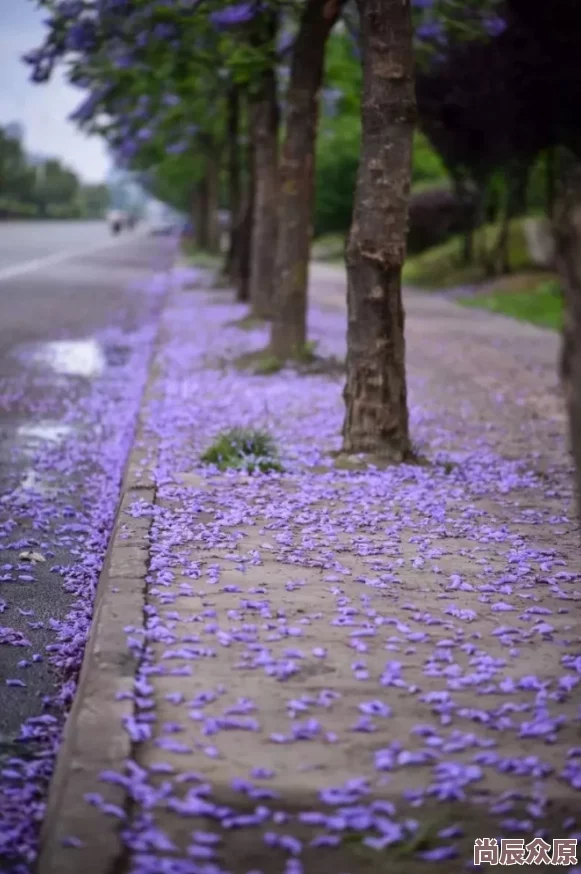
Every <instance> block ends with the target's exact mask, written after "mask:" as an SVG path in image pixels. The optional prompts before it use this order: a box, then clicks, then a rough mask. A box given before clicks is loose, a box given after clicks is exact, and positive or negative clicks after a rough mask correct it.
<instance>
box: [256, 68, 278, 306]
mask: <svg viewBox="0 0 581 874" xmlns="http://www.w3.org/2000/svg"><path fill="white" fill-rule="evenodd" d="M250 127H251V137H252V140H253V148H254V220H253V227H252V236H251V244H250V245H251V255H250V264H251V272H250V305H251V308H252V313H253V315H255V316H256V317H257V318H269V317H270V315H271V312H272V298H273V289H274V265H275V254H276V238H277V204H278V196H279V189H278V128H279V109H278V100H277V94H276V78H275V72H274V69H268V70H266V71H265V72H264V74H263V76H262V81H261V84H260V90H259V91H258V93H257V94H256V96H255V98H254V100H253V101H252V104H251V107H250Z"/></svg>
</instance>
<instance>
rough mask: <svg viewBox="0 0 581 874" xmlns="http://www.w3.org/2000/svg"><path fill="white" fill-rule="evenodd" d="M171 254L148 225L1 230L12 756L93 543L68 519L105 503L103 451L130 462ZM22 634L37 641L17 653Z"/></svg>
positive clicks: (0, 732)
mask: <svg viewBox="0 0 581 874" xmlns="http://www.w3.org/2000/svg"><path fill="white" fill-rule="evenodd" d="M172 256H173V248H172V244H171V241H169V240H167V239H165V238H162V239H156V238H154V237H151V236H149V235H147V234H146V233H145V232H144V231H142V230H139V229H138V230H137V231H134V232H131V233H127V234H125V235H122V236H120V237H119V238H114V239H113V238H111V236H110V234H109V231H108V228H107V226H106V224H105V223H93V222H78V223H75V222H54V223H52V222H50V223H49V222H47V223H40V222H21V223H0V762H1V758H2V754H3V753H4V754H7V753H10V752H12V751H13V749H14V741H15V738H16V736H17V735H18V732H19V729H20V726H21V724H22V722H23V721H24V720H25V719H27V718H28V717H31V716H36V715H39V714H40V713H41V712H42V706H43V697H44V696H45V695H50V694H52V693H53V692H54V689H55V675H54V672H53V670H52V668H51V667H50V666H49V664H48V662H49V660H50V655H49V653H50V650H49V651H48V652H47V650H46V647H47V646H49V647H50V646H51V645H52V644H54V641H55V635H56V634H58V632H59V623H60V622H61V621H62V620H63V619H64V617H65V616H66V614H67V613H68V611H69V609H70V606H71V600H72V599H71V595H70V594H69V593H68V592H67V591H66V590H65V587H63V584H62V571H59V569H62V568H67V567H71V566H72V565H74V564H75V562H78V560H79V543H80V542H81V540H82V536H79V534H78V532H76V530H75V528H74V525H72V526H71V534H70V536H68V537H67V536H66V535H64V534H63V531H64V530H65V524H64V523H66V520H67V517H70V519H71V521H72V522H73V523H74V521H75V508H84V509H85V510H86V513H85V516H87V515H88V514H89V511H90V508H91V503H92V502H97V501H99V500H101V501H102V500H103V497H102V495H100V494H99V495H97V494H94V492H92V491H91V490H92V489H93V490H94V489H95V488H97V489H103V488H104V485H103V484H104V483H105V484H106V483H107V481H106V478H105V479H104V478H103V469H105V468H104V464H103V459H102V458H101V457H96V458H95V460H94V464H93V462H92V461H91V458H90V450H91V447H92V446H93V445H94V447H95V453H101V454H102V453H105V454H107V453H108V454H110V455H111V458H112V459H113V460H115V459H116V458H118V457H119V456H120V455H121V454H122V453H121V450H120V449H119V448H118V447H116V444H115V441H116V439H117V437H118V435H117V434H116V430H117V428H118V430H119V434H121V435H122V434H125V435H126V434H127V429H128V428H131V427H132V424H131V421H130V419H131V418H132V417H133V418H134V417H135V412H136V404H137V402H138V398H137V397H132V395H131V391H132V389H131V386H132V385H133V382H132V380H133V379H134V377H135V373H134V370H135V368H141V371H144V370H145V360H144V355H143V354H141V356H140V355H138V354H137V352H136V350H139V342H141V341H139V337H141V334H140V333H139V332H140V331H141V332H142V333H143V331H144V329H145V328H146V327H147V325H149V328H150V329H151V326H152V325H153V324H154V323H155V319H156V315H157V312H158V310H159V303H160V296H159V295H157V296H156V295H155V294H153V295H152V294H151V292H147V290H144V289H146V284H147V279H148V277H149V278H150V277H151V275H152V268H153V270H156V271H158V272H161V271H163V270H165V269H167V267H168V266H169V264H170V263H171V258H172ZM149 283H150V285H151V278H150V279H149ZM150 332H151V331H150ZM136 337H137V338H138V340H137V341H136V339H135V338H136ZM137 383H138V380H137V381H136V382H135V385H137ZM71 423H72V424H71ZM75 435H76V437H77V438H78V439H77V440H76V442H75ZM119 439H121V437H119ZM51 459H52V461H51ZM113 467H114V464H113ZM93 468H94V471H93ZM93 472H94V476H93ZM108 487H110V484H109V486H108ZM106 501H108V502H109V504H111V503H112V502H113V501H112V494H111V492H109V493H108V497H107V498H106ZM63 520H64V521H63ZM31 551H33V552H37V553H38V554H40V556H41V557H42V558H43V559H44V560H38V561H37V560H36V559H35V560H34V561H32V562H30V560H29V559H27V558H26V557H23V556H24V554H25V553H27V552H28V553H30V552H31ZM55 569H56V570H55ZM2 627H4V629H5V630H4V635H5V636H6V634H7V632H6V629H10V632H9V634H10V636H11V642H10V643H5V644H4V645H3V643H2ZM18 634H21V635H22V636H23V637H24V638H26V639H27V641H28V642H29V643H30V644H31V645H30V646H14V645H12V644H13V642H14V639H15V636H16V638H17V636H18ZM61 679H62V678H61Z"/></svg>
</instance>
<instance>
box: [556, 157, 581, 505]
mask: <svg viewBox="0 0 581 874" xmlns="http://www.w3.org/2000/svg"><path fill="white" fill-rule="evenodd" d="M553 230H554V235H555V248H556V260H557V269H558V271H559V273H560V276H561V279H562V284H563V292H564V303H565V313H564V323H563V339H562V348H561V368H560V369H561V379H562V382H563V388H564V392H565V400H566V404H567V410H568V413H569V437H570V443H571V450H572V453H573V461H574V464H575V472H576V477H575V479H576V489H577V508H578V514H579V518H581V163H579V164H577V165H576V166H575V167H573V168H571V169H570V170H569V171H568V173H567V177H566V180H565V182H564V184H563V186H562V189H561V191H560V194H559V197H558V199H557V200H556V202H555V204H554V213H553Z"/></svg>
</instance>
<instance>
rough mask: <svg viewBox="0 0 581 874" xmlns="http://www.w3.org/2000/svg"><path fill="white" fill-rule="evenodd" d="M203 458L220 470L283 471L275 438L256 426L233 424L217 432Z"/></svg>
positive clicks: (206, 462) (203, 460)
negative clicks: (219, 432) (245, 426)
mask: <svg viewBox="0 0 581 874" xmlns="http://www.w3.org/2000/svg"><path fill="white" fill-rule="evenodd" d="M201 460H202V462H203V463H204V464H215V465H216V467H218V468H219V470H227V469H231V470H246V471H248V473H254V472H255V471H257V470H258V471H260V472H261V473H268V472H269V471H282V465H281V463H280V461H279V457H278V451H277V448H276V444H275V442H274V440H273V439H272V437H271V436H270V434H268V433H267V432H266V431H260V430H258V429H254V428H230V429H229V430H228V431H223V432H222V433H221V434H218V436H217V437H216V439H215V440H214V442H213V443H212V445H211V446H209V447H208V449H206V451H205V452H204V454H203V455H202V457H201Z"/></svg>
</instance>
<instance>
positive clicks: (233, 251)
mask: <svg viewBox="0 0 581 874" xmlns="http://www.w3.org/2000/svg"><path fill="white" fill-rule="evenodd" d="M239 133H240V92H239V90H238V88H237V87H236V86H235V85H234V86H233V87H232V88H231V89H230V92H229V94H228V120H227V138H228V140H227V144H226V147H227V149H228V206H229V208H230V234H229V240H228V254H227V256H226V263H225V266H224V274H225V278H226V279H227V280H228V281H229V282H231V283H232V284H233V285H234V286H235V287H238V285H239V274H240V254H241V253H240V227H241V223H242V218H243V216H242V202H241V200H242V198H241V184H240V148H239V145H238V138H239Z"/></svg>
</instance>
